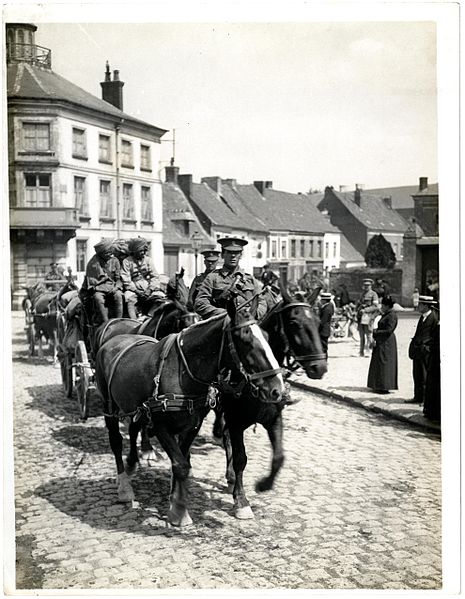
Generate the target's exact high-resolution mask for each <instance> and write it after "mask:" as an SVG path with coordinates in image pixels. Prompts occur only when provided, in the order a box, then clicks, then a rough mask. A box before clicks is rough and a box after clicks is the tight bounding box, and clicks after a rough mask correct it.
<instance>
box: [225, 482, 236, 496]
mask: <svg viewBox="0 0 465 599" xmlns="http://www.w3.org/2000/svg"><path fill="white" fill-rule="evenodd" d="M233 491H234V483H228V484H227V487H226V492H227V493H229V494H230V495H232V493H233Z"/></svg>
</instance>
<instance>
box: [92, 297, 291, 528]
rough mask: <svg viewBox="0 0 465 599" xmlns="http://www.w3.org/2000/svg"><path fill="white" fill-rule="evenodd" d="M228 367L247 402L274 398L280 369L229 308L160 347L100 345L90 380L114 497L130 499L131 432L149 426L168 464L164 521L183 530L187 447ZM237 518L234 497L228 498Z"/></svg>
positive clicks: (143, 342)
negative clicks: (125, 432) (112, 466)
mask: <svg viewBox="0 0 465 599" xmlns="http://www.w3.org/2000/svg"><path fill="white" fill-rule="evenodd" d="M224 370H232V371H233V372H234V373H235V374H236V377H237V378H236V380H239V381H240V383H239V384H240V385H241V386H245V387H246V388H249V389H250V392H249V394H248V395H249V397H251V396H255V395H256V396H257V397H258V398H262V399H270V400H272V401H279V399H280V397H281V395H282V393H283V391H284V383H283V378H282V375H281V369H280V368H279V366H278V363H277V361H276V358H275V357H274V356H273V354H272V352H271V349H270V346H269V345H268V343H267V342H266V340H265V338H264V336H263V333H262V332H261V329H260V328H259V327H258V325H257V324H256V322H255V321H254V320H252V319H251V318H250V315H249V314H247V313H245V312H244V311H243V312H242V313H239V312H237V311H236V308H235V304H234V301H232V300H230V301H229V302H228V306H227V314H225V315H220V316H214V317H212V318H209V319H208V320H205V321H203V322H199V323H197V324H194V325H192V326H191V327H189V328H187V329H185V330H184V331H182V332H181V333H177V334H173V335H169V336H168V337H165V338H164V339H162V340H161V341H159V342H156V341H154V340H153V339H152V338H151V337H146V336H143V335H140V336H136V337H135V336H134V335H118V336H116V337H113V338H112V339H109V340H108V341H107V342H106V343H104V344H103V345H102V347H101V348H100V350H99V351H98V353H97V357H96V382H97V386H98V389H99V391H100V393H101V395H102V398H103V400H104V404H105V406H106V409H105V412H106V414H105V423H106V426H107V429H108V435H109V441H110V446H111V449H112V451H113V454H114V456H115V460H116V468H117V474H118V498H119V500H120V501H131V500H132V499H133V498H134V493H133V490H132V487H131V484H130V482H129V478H128V474H130V473H132V472H134V470H135V468H136V465H137V462H138V452H137V445H136V440H137V435H138V433H139V431H140V429H141V426H142V425H143V424H144V423H147V422H150V426H151V428H152V430H153V432H154V434H155V436H156V437H157V438H158V440H159V442H160V444H161V445H162V447H163V449H164V450H165V451H166V453H167V454H168V457H169V458H170V460H171V464H172V485H171V493H170V509H169V513H168V519H169V521H170V522H171V524H173V525H176V526H183V525H186V524H189V523H191V522H192V520H191V518H190V516H189V513H188V511H187V476H188V474H189V470H190V459H189V457H190V453H189V452H190V447H191V444H192V442H193V440H194V439H195V437H196V435H197V433H198V431H199V428H200V426H201V424H202V422H203V420H204V418H205V416H206V415H207V413H208V411H209V409H210V408H211V407H213V405H214V403H215V397H216V387H217V386H218V385H219V384H220V382H221V373H222V372H223V371H224ZM123 416H129V417H130V418H131V421H130V424H129V436H130V451H129V454H128V456H127V466H126V471H125V468H124V463H123V458H122V441H123V440H122V436H121V434H120V432H119V418H121V417H123ZM234 503H235V512H236V515H238V516H239V517H240V515H241V511H242V509H243V508H244V507H245V508H247V506H243V505H242V503H241V498H240V497H238V498H236V497H235V501H234Z"/></svg>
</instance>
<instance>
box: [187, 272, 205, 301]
mask: <svg viewBox="0 0 465 599" xmlns="http://www.w3.org/2000/svg"><path fill="white" fill-rule="evenodd" d="M208 274H209V273H208V272H202V273H200V274H199V275H197V276H196V277H194V280H193V281H192V283H191V286H190V287H189V297H188V298H187V309H188V310H193V309H194V304H195V299H196V297H197V293H198V291H199V288H200V285H201V284H202V283H203V282H204V280H205V277H206V276H207V275H208Z"/></svg>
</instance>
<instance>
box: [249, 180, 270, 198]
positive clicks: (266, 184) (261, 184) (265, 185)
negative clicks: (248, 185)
mask: <svg viewBox="0 0 465 599" xmlns="http://www.w3.org/2000/svg"><path fill="white" fill-rule="evenodd" d="M253 184H254V186H255V187H256V188H257V189H258V191H259V192H260V193H261V194H262V195H264V192H265V189H272V187H273V181H254V182H253Z"/></svg>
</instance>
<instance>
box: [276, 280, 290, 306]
mask: <svg viewBox="0 0 465 599" xmlns="http://www.w3.org/2000/svg"><path fill="white" fill-rule="evenodd" d="M278 281H279V290H280V291H281V295H282V296H283V300H284V303H286V304H290V303H291V302H292V298H291V296H290V295H289V292H288V290H287V289H286V287H285V285H284V283H283V282H282V279H281V278H280V279H278Z"/></svg>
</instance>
